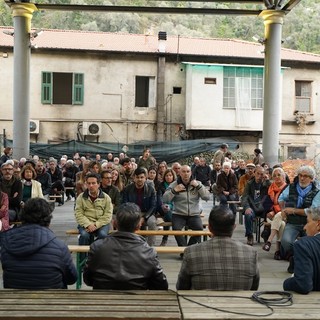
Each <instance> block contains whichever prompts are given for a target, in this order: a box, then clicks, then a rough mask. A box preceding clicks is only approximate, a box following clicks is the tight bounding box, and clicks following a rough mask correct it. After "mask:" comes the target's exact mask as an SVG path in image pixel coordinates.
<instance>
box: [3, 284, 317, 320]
mask: <svg viewBox="0 0 320 320" xmlns="http://www.w3.org/2000/svg"><path fill="white" fill-rule="evenodd" d="M253 293H254V292H253V291H249V290H248V291H212V290H188V291H181V290H180V291H178V292H174V291H172V290H168V291H161V290H139V291H138V290H137V291H123V290H122V291H117V290H108V291H107V290H16V289H2V290H0V318H1V319H12V320H18V319H22V318H23V319H25V320H35V319H41V320H45V319H48V320H67V319H69V320H78V319H93V320H94V319H96V320H115V319H130V320H142V319H152V320H164V319H168V320H181V319H184V320H195V319H196V320H208V319H218V320H219V319H221V320H222V319H242V320H244V319H261V320H269V319H271V320H274V319H282V320H292V319H295V320H309V319H319V314H320V304H319V299H320V293H319V292H310V293H309V294H308V295H304V294H296V293H293V298H292V301H293V303H292V305H288V306H285V305H282V304H277V305H274V306H272V310H271V309H268V308H267V307H266V306H265V305H263V304H260V303H258V302H256V301H255V300H253V299H252V295H253ZM262 297H263V298H265V299H270V298H273V299H278V300H279V298H280V296H279V295H276V294H272V295H271V294H268V295H263V296H262ZM232 312H234V313H232Z"/></svg>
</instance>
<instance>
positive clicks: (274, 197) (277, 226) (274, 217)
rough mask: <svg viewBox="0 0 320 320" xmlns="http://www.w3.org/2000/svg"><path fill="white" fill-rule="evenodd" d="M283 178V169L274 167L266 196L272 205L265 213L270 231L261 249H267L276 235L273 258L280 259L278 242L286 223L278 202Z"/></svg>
mask: <svg viewBox="0 0 320 320" xmlns="http://www.w3.org/2000/svg"><path fill="white" fill-rule="evenodd" d="M285 178H286V175H285V172H284V171H283V169H282V168H275V169H274V170H273V171H272V180H273V181H272V183H271V185H270V186H269V189H268V196H269V197H270V201H271V204H272V206H271V210H270V211H269V212H268V213H267V222H269V223H270V224H271V226H270V229H271V232H270V235H269V237H268V239H267V241H266V243H265V244H264V246H263V247H262V249H263V250H265V251H269V250H270V248H271V244H272V240H273V238H274V237H275V236H277V242H276V251H275V253H274V259H275V260H281V255H280V242H281V237H282V234H283V230H284V227H285V225H286V224H285V222H284V221H283V220H282V215H281V208H280V205H279V202H278V198H279V195H280V194H281V192H282V190H283V189H284V188H285V187H286V185H287V184H286V182H285Z"/></svg>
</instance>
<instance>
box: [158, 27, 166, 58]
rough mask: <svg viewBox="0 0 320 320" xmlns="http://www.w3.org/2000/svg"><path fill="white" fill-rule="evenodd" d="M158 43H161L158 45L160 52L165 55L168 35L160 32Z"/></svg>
mask: <svg viewBox="0 0 320 320" xmlns="http://www.w3.org/2000/svg"><path fill="white" fill-rule="evenodd" d="M158 41H159V45H158V50H159V52H161V53H165V52H166V41H167V33H166V32H165V31H159V33H158Z"/></svg>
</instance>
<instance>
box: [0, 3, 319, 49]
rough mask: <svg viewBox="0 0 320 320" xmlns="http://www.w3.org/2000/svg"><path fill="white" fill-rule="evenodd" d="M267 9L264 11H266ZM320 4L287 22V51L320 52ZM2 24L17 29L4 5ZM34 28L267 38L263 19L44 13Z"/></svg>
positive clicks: (301, 8) (300, 9) (298, 10)
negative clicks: (165, 32) (264, 35)
mask: <svg viewBox="0 0 320 320" xmlns="http://www.w3.org/2000/svg"><path fill="white" fill-rule="evenodd" d="M35 2H36V3H50V2H51V3H52V2H54V3H57V4H58V3H59V4H69V3H71V4H87V5H117V6H120V5H126V6H128V5H130V6H151V5H154V6H160V7H165V6H167V7H168V6H170V7H186V6H196V7H210V8H230V7H232V8H252V5H251V4H249V3H248V4H245V5H244V4H240V3H238V4H237V3H217V2H207V3H201V2H197V3H195V2H192V1H190V2H189V1H147V0H53V1H50V0H37V1H35ZM261 8H263V6H261ZM319 20H320V1H314V0H303V1H301V2H300V3H299V4H298V5H297V6H296V7H295V8H294V9H293V10H292V11H291V12H290V13H289V14H288V15H286V16H285V18H284V25H283V40H284V44H283V46H284V47H286V48H290V49H295V50H301V51H308V52H315V53H320V24H319ZM0 24H1V25H3V26H12V25H13V20H12V16H11V10H10V8H9V7H8V6H7V5H6V4H5V2H4V1H1V2H0ZM32 26H33V27H34V28H50V29H71V30H72V29H73V30H93V31H105V32H128V33H138V34H141V33H146V32H148V33H153V34H157V33H158V31H167V32H168V34H169V35H181V36H188V37H202V38H208V37H210V38H234V39H242V40H248V41H252V36H253V35H255V34H258V35H259V36H261V37H263V34H264V25H263V21H262V19H261V18H260V17H254V16H224V15H192V14H190V15H165V14H138V13H134V12H133V13H111V12H87V11H86V12H80V11H78V12H75V11H73V12H69V11H68V12H67V11H66V12H63V11H50V10H48V11H41V12H35V13H34V15H33V20H32Z"/></svg>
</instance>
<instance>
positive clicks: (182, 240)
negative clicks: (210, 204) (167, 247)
mask: <svg viewBox="0 0 320 320" xmlns="http://www.w3.org/2000/svg"><path fill="white" fill-rule="evenodd" d="M186 226H187V227H188V228H189V229H192V230H203V223H202V220H201V218H200V215H196V216H182V215H179V214H173V215H172V230H182V229H183V228H184V227H186ZM175 239H176V241H177V244H178V246H179V247H186V246H187V245H188V246H190V245H192V244H195V243H199V242H201V237H200V236H197V237H190V239H189V242H188V243H187V239H186V237H184V236H175Z"/></svg>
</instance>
